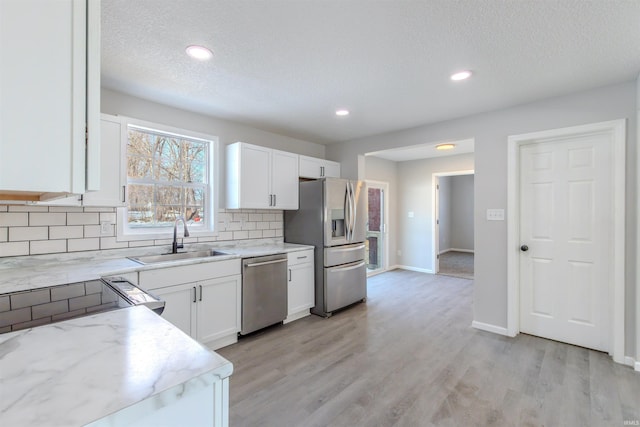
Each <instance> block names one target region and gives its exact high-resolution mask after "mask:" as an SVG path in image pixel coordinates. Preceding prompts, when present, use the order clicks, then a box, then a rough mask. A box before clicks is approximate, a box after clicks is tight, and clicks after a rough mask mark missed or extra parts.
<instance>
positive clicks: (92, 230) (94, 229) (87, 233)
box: [79, 225, 101, 237]
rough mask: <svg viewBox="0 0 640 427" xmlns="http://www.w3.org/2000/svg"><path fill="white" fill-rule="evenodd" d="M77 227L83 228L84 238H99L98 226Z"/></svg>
mask: <svg viewBox="0 0 640 427" xmlns="http://www.w3.org/2000/svg"><path fill="white" fill-rule="evenodd" d="M79 227H84V237H100V231H101V230H100V226H99V225H85V226H82V225H80V226H79Z"/></svg>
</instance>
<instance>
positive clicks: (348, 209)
mask: <svg viewBox="0 0 640 427" xmlns="http://www.w3.org/2000/svg"><path fill="white" fill-rule="evenodd" d="M345 191H346V193H345V198H344V234H345V238H346V239H347V242H350V241H351V237H350V236H349V229H350V228H349V220H350V219H351V193H350V192H349V182H347V187H346V189H345Z"/></svg>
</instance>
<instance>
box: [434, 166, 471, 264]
mask: <svg viewBox="0 0 640 427" xmlns="http://www.w3.org/2000/svg"><path fill="white" fill-rule="evenodd" d="M462 175H475V169H466V170H459V171H451V172H435V173H433V174H431V206H433V215H431V218H432V220H431V236H433V239H432V240H431V253H432V254H433V258H432V259H431V265H432V266H433V274H438V272H439V271H440V259H439V258H438V255H440V253H439V252H440V230H439V228H438V227H437V225H438V220H439V219H440V212H439V211H440V191H439V190H438V185H439V184H440V177H442V176H462ZM474 179H475V178H474ZM473 193H474V195H475V180H474V191H473ZM475 204H476V201H475V197H474V199H473V209H474V212H475ZM474 235H475V231H474ZM474 240H475V239H474ZM473 246H474V248H473V249H474V251H475V242H474V244H473Z"/></svg>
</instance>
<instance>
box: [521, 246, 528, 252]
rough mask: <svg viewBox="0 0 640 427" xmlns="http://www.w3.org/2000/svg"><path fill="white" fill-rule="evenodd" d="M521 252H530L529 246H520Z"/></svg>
mask: <svg viewBox="0 0 640 427" xmlns="http://www.w3.org/2000/svg"><path fill="white" fill-rule="evenodd" d="M520 250H521V251H522V252H527V251H528V250H529V246H527V245H522V246H520Z"/></svg>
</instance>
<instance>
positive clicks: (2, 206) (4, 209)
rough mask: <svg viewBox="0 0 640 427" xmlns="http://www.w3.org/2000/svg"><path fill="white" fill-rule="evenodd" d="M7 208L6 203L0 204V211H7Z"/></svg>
mask: <svg viewBox="0 0 640 427" xmlns="http://www.w3.org/2000/svg"><path fill="white" fill-rule="evenodd" d="M8 210H9V206H7V205H0V212H7V211H8Z"/></svg>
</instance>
